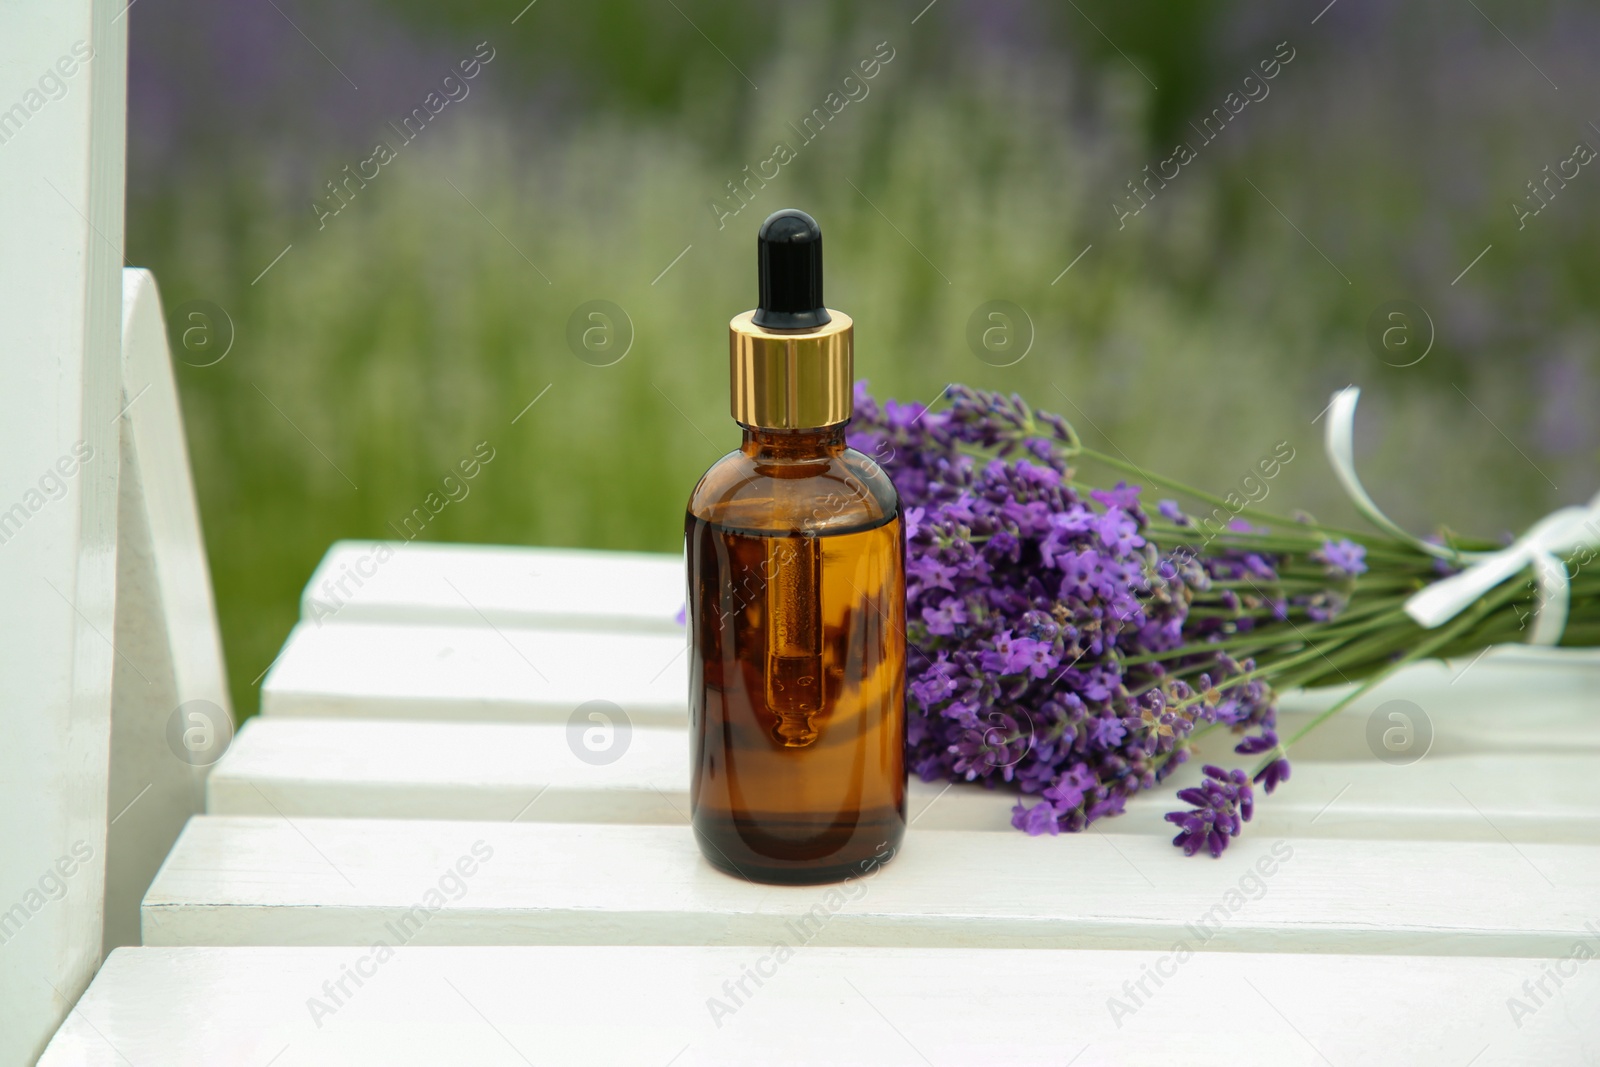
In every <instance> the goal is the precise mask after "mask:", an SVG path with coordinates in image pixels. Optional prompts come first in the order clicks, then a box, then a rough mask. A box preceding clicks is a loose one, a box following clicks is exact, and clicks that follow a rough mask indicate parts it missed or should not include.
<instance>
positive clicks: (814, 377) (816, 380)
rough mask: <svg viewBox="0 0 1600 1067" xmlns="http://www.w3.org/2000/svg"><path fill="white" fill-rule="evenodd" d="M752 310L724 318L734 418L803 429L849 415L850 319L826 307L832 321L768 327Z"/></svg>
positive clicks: (764, 426)
mask: <svg viewBox="0 0 1600 1067" xmlns="http://www.w3.org/2000/svg"><path fill="white" fill-rule="evenodd" d="M755 314H756V312H755V311H753V310H752V311H746V312H745V313H743V314H742V315H735V316H734V317H733V319H732V321H730V322H729V323H728V359H729V367H728V377H729V380H730V382H731V385H732V397H731V405H730V406H731V409H732V412H733V418H734V421H735V422H738V423H739V424H741V425H743V426H749V427H751V428H752V429H757V430H808V429H816V428H819V427H823V426H835V425H837V424H839V423H841V422H848V421H850V415H851V412H852V409H853V402H854V383H855V324H854V323H853V322H852V321H851V320H850V316H849V315H846V314H845V313H844V312H842V311H834V310H833V309H832V308H829V309H828V315H829V316H830V319H831V321H829V322H827V323H824V324H823V325H821V326H815V327H812V328H809V329H804V330H768V329H764V328H763V327H760V326H757V325H756V324H755V323H754V322H753V321H751V320H752V318H753V317H754V315H755Z"/></svg>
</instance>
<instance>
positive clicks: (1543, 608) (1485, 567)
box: [1324, 385, 1600, 645]
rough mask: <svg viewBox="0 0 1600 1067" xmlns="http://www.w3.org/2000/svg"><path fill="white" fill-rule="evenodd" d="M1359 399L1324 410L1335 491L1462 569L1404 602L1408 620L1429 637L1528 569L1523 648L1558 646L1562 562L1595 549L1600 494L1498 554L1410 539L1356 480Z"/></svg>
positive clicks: (1565, 598)
mask: <svg viewBox="0 0 1600 1067" xmlns="http://www.w3.org/2000/svg"><path fill="white" fill-rule="evenodd" d="M1360 396H1361V390H1360V389H1358V388H1357V387H1355V386H1353V385H1352V386H1348V387H1346V388H1344V389H1341V390H1339V391H1338V392H1337V393H1335V394H1334V395H1333V403H1332V404H1330V405H1329V406H1328V426H1327V430H1326V433H1325V437H1324V445H1325V446H1326V448H1327V452H1328V461H1329V462H1330V463H1332V464H1333V473H1334V475H1335V476H1336V477H1337V478H1338V479H1339V484H1340V485H1342V486H1344V490H1345V492H1346V493H1348V494H1349V495H1350V499H1351V501H1352V502H1353V503H1354V504H1355V506H1356V508H1357V510H1359V511H1360V512H1361V514H1363V515H1365V516H1366V517H1367V518H1368V519H1369V520H1370V521H1371V522H1372V523H1373V525H1375V526H1377V527H1378V528H1379V529H1382V530H1384V531H1386V532H1387V533H1391V534H1393V535H1394V536H1396V537H1398V538H1400V539H1401V540H1403V541H1406V542H1408V543H1409V544H1412V545H1414V546H1416V547H1417V548H1418V549H1420V550H1421V551H1423V552H1426V553H1427V554H1428V555H1430V556H1434V557H1437V558H1438V559H1443V560H1447V561H1449V562H1450V563H1452V564H1455V565H1457V566H1461V567H1464V568H1465V569H1464V570H1462V571H1461V573H1459V574H1455V575H1452V576H1450V577H1449V578H1443V579H1441V580H1439V581H1437V582H1434V583H1433V584H1432V585H1430V586H1428V587H1427V588H1426V589H1424V590H1422V591H1421V592H1418V593H1415V594H1413V595H1412V596H1411V597H1410V599H1408V600H1407V601H1406V603H1405V609H1406V614H1408V615H1410V616H1411V617H1412V618H1413V619H1415V620H1416V622H1417V624H1418V625H1420V626H1421V627H1423V628H1424V629H1428V630H1431V629H1433V628H1434V627H1436V626H1441V625H1443V624H1444V623H1446V622H1448V621H1450V620H1451V619H1453V618H1455V617H1456V616H1457V615H1459V614H1460V613H1461V612H1463V611H1465V610H1466V609H1467V608H1468V607H1470V606H1471V605H1472V604H1473V603H1475V602H1476V601H1477V600H1478V598H1479V597H1481V596H1483V595H1484V594H1485V593H1487V592H1488V591H1489V590H1491V589H1493V588H1494V587H1495V586H1497V585H1499V584H1500V583H1501V582H1504V581H1506V580H1507V579H1509V578H1512V577H1514V576H1515V575H1517V574H1519V573H1521V572H1522V571H1523V570H1524V569H1525V568H1527V567H1530V566H1531V567H1532V568H1533V585H1534V603H1535V605H1536V606H1535V609H1534V622H1533V630H1532V632H1530V633H1529V635H1528V643H1529V644H1531V645H1554V644H1557V643H1559V642H1560V640H1561V634H1562V631H1563V630H1565V629H1566V625H1567V607H1568V603H1569V601H1570V600H1571V591H1570V588H1569V579H1568V575H1567V567H1566V564H1565V563H1564V562H1563V561H1562V559H1561V556H1562V555H1564V554H1570V553H1572V552H1576V551H1577V550H1578V549H1581V548H1590V547H1594V546H1600V494H1596V495H1595V498H1594V499H1593V500H1591V501H1590V502H1589V505H1588V507H1579V506H1572V507H1565V508H1561V509H1559V510H1557V511H1553V512H1551V513H1550V514H1549V515H1546V516H1545V517H1544V518H1542V519H1540V520H1539V521H1538V522H1536V523H1534V524H1533V526H1531V527H1530V528H1529V529H1528V532H1527V533H1525V534H1523V535H1522V536H1521V537H1519V538H1517V540H1516V541H1515V542H1513V543H1512V544H1511V545H1510V546H1509V547H1507V548H1502V549H1500V550H1498V551H1495V552H1459V551H1457V550H1455V549H1452V548H1447V547H1445V546H1443V545H1435V544H1430V543H1429V542H1427V541H1424V540H1422V539H1421V538H1419V537H1415V536H1413V535H1411V534H1410V533H1407V532H1406V531H1405V530H1403V529H1401V528H1400V526H1398V525H1397V524H1396V523H1395V522H1394V521H1393V520H1391V519H1390V518H1389V517H1388V516H1387V515H1385V514H1384V513H1383V512H1382V511H1380V510H1379V509H1378V505H1377V504H1376V503H1374V502H1373V500H1372V497H1371V496H1369V495H1367V491H1366V489H1364V488H1363V487H1362V485H1361V479H1360V478H1358V477H1356V458H1355V421H1356V400H1357V399H1358V398H1359V397H1360Z"/></svg>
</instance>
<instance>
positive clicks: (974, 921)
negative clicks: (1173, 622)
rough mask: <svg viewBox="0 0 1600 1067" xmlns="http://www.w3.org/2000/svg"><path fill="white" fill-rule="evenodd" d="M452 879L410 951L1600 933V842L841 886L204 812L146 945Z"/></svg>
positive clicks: (1052, 869) (904, 857)
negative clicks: (794, 938) (1210, 926)
mask: <svg viewBox="0 0 1600 1067" xmlns="http://www.w3.org/2000/svg"><path fill="white" fill-rule="evenodd" d="M474 848H477V850H478V852H477V853H476V856H477V858H478V859H480V860H482V859H484V855H485V853H486V852H487V853H490V855H489V857H488V858H487V860H486V861H484V862H481V863H479V864H478V865H477V867H476V870H475V872H473V874H472V877H470V878H468V879H465V880H463V879H461V878H459V877H458V876H457V875H456V874H455V873H454V872H455V870H456V868H457V866H458V864H461V863H463V860H465V861H466V865H467V866H471V865H472V860H473V857H474V855H475V854H474V852H473V849H474ZM1274 849H1276V852H1274ZM1275 857H1276V860H1277V863H1276V864H1274V862H1273V861H1274V858H1275ZM1257 863H1260V864H1262V865H1263V866H1262V868H1261V869H1262V870H1268V869H1270V870H1271V872H1272V873H1271V874H1270V875H1269V876H1263V875H1262V874H1259V873H1257V870H1258V869H1257V868H1256V867H1254V866H1253V865H1254V864H1257ZM442 882H443V883H449V886H448V888H450V889H451V890H452V895H459V898H460V899H458V900H456V901H454V902H452V903H449V904H448V905H447V906H445V907H443V908H442V909H441V910H438V911H436V912H433V913H431V916H430V917H428V918H427V921H426V922H425V923H423V924H422V925H421V927H420V929H419V930H418V931H417V933H416V939H417V942H418V943H426V944H441V943H451V944H541V943H544V944H619V943H620V944H749V945H767V944H771V943H772V939H773V938H774V937H777V936H779V935H780V934H781V933H782V931H783V930H785V929H787V928H788V927H787V926H786V924H790V923H795V922H798V921H800V920H801V919H802V917H803V916H805V915H806V914H807V913H808V912H810V911H811V909H813V908H822V909H823V910H824V911H826V910H828V905H829V903H830V902H837V905H836V906H837V910H836V911H835V912H834V913H833V914H832V915H831V917H830V918H829V919H828V921H827V922H826V923H825V924H823V926H822V928H821V930H820V932H818V933H817V935H816V938H817V943H819V944H830V945H857V946H867V945H882V946H898V947H935V946H939V947H954V948H978V947H984V948H1003V947H1063V948H1064V947H1074V948H1135V949H1148V950H1165V949H1167V948H1170V946H1171V945H1172V943H1173V941H1174V939H1176V938H1180V937H1183V936H1185V933H1186V931H1189V930H1190V925H1189V924H1195V923H1204V922H1206V921H1207V920H1206V918H1205V917H1206V916H1210V917H1211V919H1212V920H1214V921H1215V924H1216V926H1217V927H1218V929H1217V932H1216V934H1215V936H1214V937H1212V938H1211V939H1210V941H1209V942H1208V945H1209V947H1213V948H1223V949H1229V950H1232V951H1242V952H1247V951H1272V952H1350V953H1362V952H1365V953H1377V954H1384V953H1411V954H1426V955H1512V956H1515V955H1527V956H1548V957H1554V956H1557V955H1561V954H1565V953H1567V952H1569V951H1570V950H1571V948H1572V945H1573V944H1574V942H1575V941H1577V940H1578V939H1580V938H1587V937H1590V936H1592V934H1591V932H1590V931H1589V929H1587V928H1586V927H1585V925H1584V924H1585V923H1589V924H1590V925H1591V926H1594V925H1596V924H1597V917H1596V916H1595V915H1594V911H1595V902H1596V901H1597V900H1600V846H1594V845H1589V846H1579V845H1547V844H1522V845H1514V844H1509V843H1506V842H1500V843H1497V844H1480V843H1475V842H1472V843H1468V842H1423V841H1398V842H1386V841H1346V840H1332V839H1307V838H1301V839H1298V840H1294V841H1284V842H1274V841H1271V840H1269V839H1267V838H1265V837H1262V838H1252V839H1250V840H1248V841H1246V842H1243V843H1241V844H1240V845H1239V846H1237V847H1235V848H1232V849H1230V850H1229V851H1228V852H1227V853H1226V854H1225V855H1224V857H1223V858H1222V859H1221V860H1218V861H1212V860H1210V859H1207V858H1192V859H1191V858H1185V857H1183V856H1182V855H1181V854H1179V853H1178V851H1177V850H1176V849H1173V848H1171V847H1170V846H1169V845H1168V844H1167V843H1166V842H1165V841H1162V840H1159V839H1156V838H1154V837H1130V836H1122V835H1119V836H1115V837H1113V836H1110V835H1104V834H1093V833H1091V834H1088V835H1080V836H1068V837H1060V838H1052V839H1044V840H1036V839H1031V838H1027V837H1024V836H1023V835H1021V834H996V833H977V832H963V831H922V830H920V829H913V830H912V831H911V833H910V834H908V835H907V841H906V843H905V847H904V849H903V850H902V853H901V855H900V856H899V857H898V858H896V859H895V861H894V862H893V863H891V864H890V865H888V866H887V867H886V868H884V869H882V870H881V871H880V872H878V873H877V874H876V876H874V877H871V878H865V879H860V880H857V881H856V882H855V883H854V884H853V885H850V886H847V887H846V889H844V890H841V889H838V888H832V887H798V888H782V887H773V886H758V885H754V884H750V883H746V882H744V881H742V880H740V879H738V878H734V877H730V876H727V875H724V874H720V873H718V872H717V871H715V870H714V869H713V868H711V867H710V866H709V865H708V864H707V863H705V862H704V861H703V860H702V859H701V858H700V857H699V855H698V852H697V850H696V848H695V845H694V842H693V840H692V836H691V834H690V832H689V830H688V828H687V827H684V826H631V825H606V826H597V825H592V824H588V825H584V824H567V823H542V824H541V823H534V824H528V823H505V822H500V823H483V822H477V823H473V822H428V821H413V820H386V819H354V820H345V819H285V818H280V817H273V818H258V817H245V816H199V817H196V818H195V819H193V820H191V821H190V823H189V825H188V827H187V828H186V829H185V830H184V833H183V836H182V837H181V838H180V839H179V841H178V844H177V845H176V847H174V849H173V851H172V854H171V855H170V856H169V857H168V859H167V862H166V864H165V865H164V866H163V867H162V869H161V873H160V874H159V875H158V876H157V878H156V882H155V884H154V885H152V886H151V888H150V892H149V893H148V894H147V895H146V897H145V903H144V941H145V944H150V945H181V944H290V945H304V944H369V943H371V941H372V939H373V938H375V937H380V936H383V933H384V931H385V930H386V929H387V928H388V927H387V925H386V924H392V923H394V922H396V921H397V919H398V917H399V916H400V915H401V914H402V913H405V912H406V911H407V909H411V908H412V907H413V906H414V905H416V904H418V903H419V902H422V901H425V900H426V894H427V892H428V891H429V890H430V889H432V888H434V887H436V886H440V885H441V884H442ZM457 882H462V883H463V884H462V886H461V892H460V893H459V894H455V893H454V883H457ZM1258 886H1259V889H1258V888H1257V887H1258ZM1463 887H1470V888H1471V891H1470V892H1463V891H1462V889H1463ZM846 891H849V892H851V893H853V894H854V899H845V898H844V897H843V896H841V894H843V893H845V892H846ZM1250 896H1254V897H1257V898H1258V899H1249V897H1250ZM1234 904H1236V905H1237V906H1233V905H1234ZM1191 936H1197V935H1191Z"/></svg>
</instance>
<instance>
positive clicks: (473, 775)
mask: <svg viewBox="0 0 1600 1067" xmlns="http://www.w3.org/2000/svg"><path fill="white" fill-rule="evenodd" d="M1207 740H1208V741H1209V739H1207ZM614 743H617V744H619V745H621V746H623V747H622V748H621V752H622V754H621V756H619V757H618V758H617V759H616V760H615V761H614V762H611V763H608V764H604V765H598V766H597V765H591V764H589V763H586V762H584V761H583V760H581V759H579V758H578V756H577V755H576V754H575V753H574V750H573V749H572V748H571V740H570V738H569V734H568V731H567V728H566V727H564V726H557V725H532V724H529V725H523V724H502V723H436V722H378V721H359V720H339V719H294V718H277V719H261V718H257V719H253V720H251V721H250V722H249V723H248V724H247V725H246V727H245V728H244V730H243V731H241V733H240V734H239V736H238V738H237V739H236V740H235V742H234V744H233V747H232V748H230V749H229V750H228V753H227V754H226V755H225V756H224V757H223V759H222V761H221V762H220V763H219V764H218V765H217V766H216V767H215V768H214V769H213V770H212V773H211V777H210V780H209V784H208V791H209V798H208V804H207V810H208V811H209V812H211V813H212V814H216V815H273V814H282V815H286V816H290V817H301V816H331V817H368V818H412V819H468V820H486V821H497V820H502V819H503V820H511V819H520V820H524V821H538V822H636V823H681V822H683V821H685V819H686V813H687V812H688V810H689V796H688V768H689V742H688V734H687V732H686V731H685V730H683V729H681V728H674V727H636V728H634V729H633V730H632V732H631V733H630V734H629V735H628V736H627V738H626V740H621V739H616V740H615V741H614ZM1205 758H1207V752H1206V746H1205V744H1204V743H1202V747H1201V750H1200V755H1199V756H1198V757H1197V759H1196V760H1195V761H1193V762H1191V763H1190V765H1188V766H1187V767H1185V768H1183V770H1182V771H1180V776H1179V777H1178V778H1176V779H1174V780H1173V781H1171V782H1170V783H1168V784H1166V785H1164V786H1163V787H1162V788H1161V789H1160V790H1158V791H1156V792H1153V793H1150V794H1146V795H1145V796H1142V797H1138V798H1135V800H1134V801H1133V802H1132V803H1131V804H1130V805H1129V808H1128V811H1127V813H1126V814H1124V815H1123V816H1121V817H1119V818H1115V819H1108V820H1105V821H1104V822H1102V823H1100V824H1099V826H1100V828H1101V829H1102V830H1103V831H1104V832H1106V833H1132V834H1154V835H1157V836H1163V835H1166V836H1170V835H1171V833H1172V832H1173V831H1172V829H1171V828H1170V827H1169V826H1168V824H1167V823H1166V822H1164V821H1163V819H1162V815H1163V814H1164V813H1165V812H1167V811H1170V810H1173V809H1176V808H1178V807H1181V805H1180V804H1179V803H1178V802H1177V801H1176V800H1175V798H1174V796H1173V794H1174V792H1175V791H1176V790H1177V789H1178V788H1180V787H1181V785H1183V784H1187V783H1188V782H1190V781H1192V780H1193V779H1194V778H1195V777H1197V775H1198V764H1199V762H1200V761H1201V760H1203V759H1205ZM1594 769H1595V761H1594V759H1593V757H1590V756H1583V755H1509V756H1457V757H1437V756H1429V757H1428V758H1426V759H1424V760H1422V761H1421V762H1419V763H1415V764H1411V765H1409V766H1403V767H1394V766H1389V765H1387V764H1383V763H1379V762H1378V761H1376V760H1374V759H1371V758H1370V757H1369V758H1368V759H1366V760H1362V761H1351V762H1319V761H1314V760H1302V761H1298V762H1297V763H1296V765H1295V770H1294V776H1293V777H1292V778H1291V779H1290V781H1289V782H1288V783H1287V784H1285V785H1284V786H1282V787H1281V788H1280V789H1279V790H1278V791H1277V792H1276V793H1274V794H1273V795H1272V796H1271V797H1263V798H1261V799H1260V803H1259V804H1258V806H1257V808H1256V816H1255V820H1254V822H1253V823H1252V824H1251V826H1250V828H1249V829H1250V832H1251V833H1252V834H1254V835H1257V836H1260V835H1272V836H1291V837H1296V836H1299V837H1373V838H1407V837H1417V838H1427V839H1434V840H1473V841H1488V842H1495V841H1501V840H1503V839H1510V840H1512V841H1518V842H1522V841H1546V842H1561V841H1565V842H1570V843H1573V844H1586V843H1587V844H1595V843H1600V793H1597V792H1596V791H1595V790H1594V789H1593V787H1592V781H1591V779H1592V778H1593V774H1594ZM1015 802H1016V796H1015V794H1012V793H1007V792H1004V791H1000V790H987V789H983V788H981V787H978V786H972V785H958V786H955V787H953V788H950V789H946V788H945V784H944V783H940V782H934V783H926V782H922V781H920V780H917V779H913V780H912V781H911V783H910V803H909V810H910V814H911V818H912V819H913V820H914V822H915V825H917V826H918V827H920V828H921V829H924V830H941V829H942V830H993V831H1003V832H1006V833H1015V832H1016V831H1014V830H1013V829H1012V828H1011V824H1010V813H1011V807H1012V805H1013V804H1014V803H1015Z"/></svg>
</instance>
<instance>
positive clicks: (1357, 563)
mask: <svg viewBox="0 0 1600 1067" xmlns="http://www.w3.org/2000/svg"><path fill="white" fill-rule="evenodd" d="M1311 558H1312V559H1316V560H1320V561H1321V562H1323V563H1326V564H1327V565H1328V574H1329V576H1330V577H1334V578H1354V577H1355V576H1356V575H1358V574H1365V573H1366V572H1367V550H1366V548H1364V547H1363V546H1361V545H1358V544H1356V543H1355V542H1354V541H1350V540H1344V539H1341V540H1339V541H1324V542H1322V547H1321V548H1319V549H1317V550H1316V551H1315V552H1313V553H1311Z"/></svg>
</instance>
